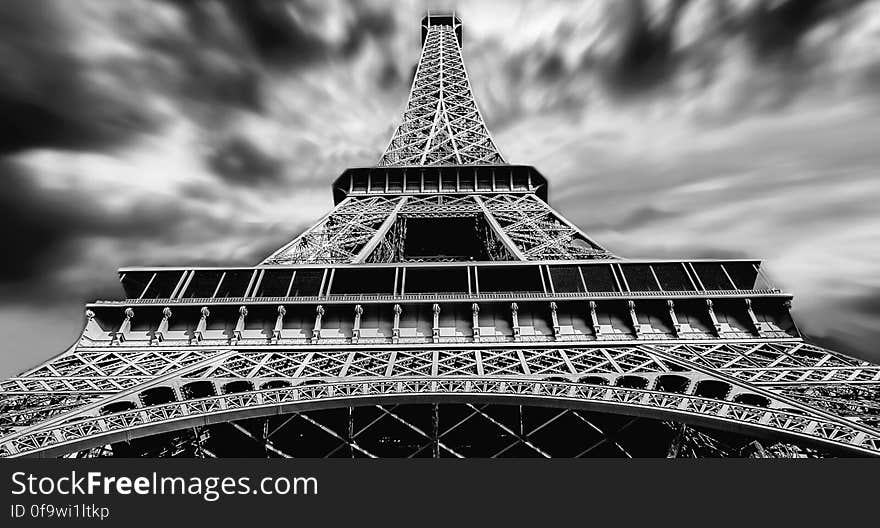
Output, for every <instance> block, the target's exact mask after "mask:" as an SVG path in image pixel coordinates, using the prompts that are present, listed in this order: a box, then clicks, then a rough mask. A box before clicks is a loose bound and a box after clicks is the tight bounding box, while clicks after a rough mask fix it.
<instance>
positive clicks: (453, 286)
mask: <svg viewBox="0 0 880 528" xmlns="http://www.w3.org/2000/svg"><path fill="white" fill-rule="evenodd" d="M467 279H468V276H467V269H466V268H445V267H444V268H407V270H406V284H405V290H404V293H467V291H468V284H467Z"/></svg>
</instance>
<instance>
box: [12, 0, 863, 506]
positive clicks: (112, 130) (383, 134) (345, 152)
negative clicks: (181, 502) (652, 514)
mask: <svg viewBox="0 0 880 528" xmlns="http://www.w3.org/2000/svg"><path fill="white" fill-rule="evenodd" d="M878 94H880V2H877V1H860V0H825V1H823V0H718V1H713V0H690V1H689V0H656V1H655V0H593V1H566V0H556V1H549V0H461V1H454V0H449V1H435V0H431V1H423V0H408V1H393V0H376V1H343V0H338V1H337V0H333V1H331V0H252V1H248V0H192V1H185V0H117V1H110V0H2V1H0V179H2V180H0V181H2V191H0V215H2V222H0V233H2V240H3V241H4V246H5V251H4V255H3V256H2V258H0V335H2V339H0V379H2V380H3V381H2V382H0V457H3V458H9V459H19V458H21V459H30V458H43V459H45V458H53V459H103V458H123V459H142V458H184V459H196V458H197V459H230V458H232V459H242V458H246V459H255V458H273V459H289V458H293V459H323V458H348V459H351V458H380V459H388V458H391V459H407V458H434V459H439V458H450V459H453V458H469V459H497V458H513V459H544V458H562V459H576V458H600V459H609V458H624V459H645V458H648V459H695V458H701V459H706V458H708V459H720V458H725V459H728V458H747V459H748V458H750V459H780V458H782V459H810V458H860V459H868V458H873V457H877V456H878V455H880V349H878V347H877V342H878V338H880V325H878V322H877V321H878V316H880V300H878V299H880V273H878V264H877V262H878V258H880V205H878V204H880V181H878V171H880V95H878ZM866 462H867V460H866ZM97 463H99V461H90V462H85V461H84V462H82V463H79V462H78V463H77V464H82V465H76V466H73V467H76V468H80V467H82V468H88V467H89V464H97ZM206 463H207V462H206ZM213 463H215V464H219V463H220V462H219V461H215V462H213ZM279 463H280V462H279ZM521 463H523V464H525V463H526V462H524V461H523V462H521ZM633 463H635V462H630V464H633ZM461 464H463V465H464V466H465V467H466V466H467V464H468V463H461ZM499 464H501V462H499ZM667 464H668V467H670V468H674V467H675V465H676V464H677V463H668V462H667ZM157 467H161V466H157ZM218 467H219V466H218ZM318 467H320V466H318ZM350 467H358V466H356V465H355V466H350ZM582 467H583V466H582ZM715 467H718V466H715ZM154 475H155V474H154ZM410 478H413V479H415V481H418V477H417V476H412V477H410ZM35 482H38V481H36V480H35ZM13 483H14V484H13V486H12V489H13V491H14V490H15V489H16V487H17V486H16V484H17V483H18V481H17V480H16V479H13ZM26 484H27V483H26V482H25V481H24V480H22V482H21V489H22V492H23V493H24V489H25V488H26V487H27V486H26ZM160 484H161V482H160ZM294 484H295V486H294V488H296V484H303V485H304V486H306V489H307V486H308V484H309V483H308V482H306V481H305V480H304V481H302V482H298V481H294ZM114 485H115V484H114ZM151 485H153V486H155V485H156V483H155V482H153V483H152V484H151ZM108 486H109V485H108ZM37 487H38V488H39V487H40V486H39V485H38V486H37ZM135 487H137V483H135ZM275 487H276V488H278V486H277V483H276V486H275ZM53 489H55V490H56V491H60V490H61V489H62V488H60V487H58V488H53ZM107 489H109V488H107ZM154 489H155V488H154ZM248 489H250V488H248ZM38 492H40V493H46V491H45V490H38ZM105 492H106V491H105ZM118 493H123V492H121V491H119V492H118ZM224 493H225V491H224ZM248 493H250V491H248ZM253 493H254V494H255V495H256V494H258V493H262V492H260V491H257V490H255V491H253ZM278 493H280V494H283V493H284V492H280V491H279V492H278ZM267 494H268V492H267ZM207 500H210V499H207ZM84 508H85V507H84ZM96 508H97V506H96ZM25 510H27V511H25ZM16 511H17V510H16V509H15V506H14V505H13V507H12V509H11V510H10V512H11V513H10V515H12V516H13V517H16V515H17V514H16ZM77 511H78V512H79V513H78V514H74V516H76V515H80V517H82V516H83V512H86V513H88V515H86V517H89V518H93V516H91V513H95V515H96V516H97V518H98V519H101V520H103V519H104V517H103V514H99V513H100V512H99V510H98V509H95V510H94V511H92V510H88V509H83V510H77ZM20 513H22V515H19V516H18V517H22V516H26V517H34V516H40V517H42V518H45V517H46V516H47V513H46V511H42V510H40V509H39V508H37V509H36V510H33V511H31V510H29V509H28V508H26V507H22V510H21V511H20ZM53 514H54V515H56V516H58V515H59V510H54V511H53ZM108 515H111V513H109V512H108ZM50 516H51V515H50ZM111 518H112V517H111Z"/></svg>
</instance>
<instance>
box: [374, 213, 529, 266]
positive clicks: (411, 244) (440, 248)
mask: <svg viewBox="0 0 880 528" xmlns="http://www.w3.org/2000/svg"><path fill="white" fill-rule="evenodd" d="M490 260H514V257H513V255H511V254H510V252H509V251H508V250H507V248H505V247H504V244H502V242H501V241H500V240H499V239H498V236H497V235H496V234H495V232H494V231H493V230H492V228H491V227H490V226H489V224H488V222H487V221H486V219H485V217H483V216H482V215H471V216H443V217H429V218H424V217H407V216H402V217H399V218H398V219H397V221H396V222H395V224H394V226H393V227H392V228H391V230H389V232H388V234H387V235H386V236H385V239H384V240H383V241H382V243H381V244H380V245H379V246H378V247H377V248H376V250H375V251H374V252H373V254H372V255H370V258H369V259H368V262H460V261H490Z"/></svg>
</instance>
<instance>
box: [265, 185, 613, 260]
mask: <svg viewBox="0 0 880 528" xmlns="http://www.w3.org/2000/svg"><path fill="white" fill-rule="evenodd" d="M470 216H478V217H482V218H484V219H485V220H486V222H487V224H488V225H489V226H490V228H491V230H492V232H493V234H494V237H496V238H497V240H498V241H499V242H500V244H501V245H503V246H504V248H506V249H507V251H508V252H509V257H507V258H505V260H506V259H508V258H509V259H511V260H530V261H539V260H581V259H611V258H616V257H615V256H614V255H613V254H611V253H609V252H608V251H607V250H606V249H604V248H602V247H601V246H599V245H598V244H597V243H595V242H593V241H592V240H591V239H590V238H589V237H587V235H586V234H585V233H583V232H582V231H581V230H580V229H578V228H577V227H576V226H575V225H574V224H572V223H571V222H569V221H568V220H566V219H565V218H564V217H563V216H562V215H560V214H559V213H558V212H556V211H554V210H553V208H551V207H550V206H549V205H547V203H545V202H544V201H542V200H541V199H540V198H538V197H537V196H535V195H534V194H524V195H508V194H484V195H464V196H457V195H433V196H430V195H429V196H417V197H409V196H403V197H396V198H387V197H380V196H375V197H368V198H354V197H349V198H347V199H345V200H344V201H342V202H341V203H340V204H339V205H337V206H336V208H334V209H333V211H331V212H330V213H329V214H328V215H326V216H325V217H324V218H322V219H321V220H320V221H319V222H318V223H317V224H315V225H314V226H313V227H311V228H310V229H308V230H307V231H306V232H304V233H303V234H302V235H300V236H299V237H297V238H296V239H295V240H293V241H292V242H290V243H289V244H287V245H286V246H284V247H283V248H281V249H279V250H278V251H276V252H275V253H273V254H272V255H271V256H269V257H268V258H267V259H266V260H264V261H263V262H262V264H263V265H266V264H304V263H313V264H320V263H361V262H389V261H394V260H395V259H393V258H391V257H390V255H396V254H399V253H400V248H399V247H397V246H401V245H402V244H403V241H404V240H405V233H401V232H399V231H398V230H396V229H394V227H395V221H396V220H397V219H398V218H447V217H459V218H461V217H470ZM395 247H397V249H395ZM377 248H379V250H378V251H376V249H377Z"/></svg>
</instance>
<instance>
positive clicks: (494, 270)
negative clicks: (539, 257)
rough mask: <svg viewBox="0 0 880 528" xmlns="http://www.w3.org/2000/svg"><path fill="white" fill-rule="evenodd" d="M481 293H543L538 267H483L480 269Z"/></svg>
mask: <svg viewBox="0 0 880 528" xmlns="http://www.w3.org/2000/svg"><path fill="white" fill-rule="evenodd" d="M479 284H480V293H496V292H527V293H543V292H544V285H543V282H542V281H541V273H540V269H539V268H538V266H482V267H480V268H479Z"/></svg>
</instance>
